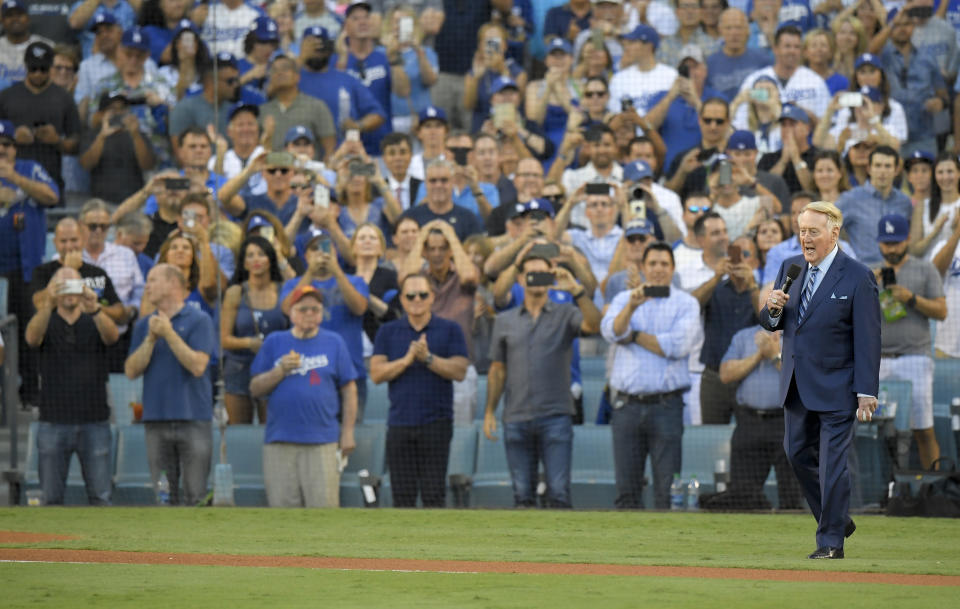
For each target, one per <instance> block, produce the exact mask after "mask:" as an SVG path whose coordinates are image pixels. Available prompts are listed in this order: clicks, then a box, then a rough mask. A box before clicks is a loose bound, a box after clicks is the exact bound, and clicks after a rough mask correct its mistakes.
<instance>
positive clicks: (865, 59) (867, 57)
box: [853, 53, 883, 70]
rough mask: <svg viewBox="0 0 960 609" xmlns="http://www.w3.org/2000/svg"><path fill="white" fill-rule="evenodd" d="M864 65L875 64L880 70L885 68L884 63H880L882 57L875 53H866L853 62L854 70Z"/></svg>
mask: <svg viewBox="0 0 960 609" xmlns="http://www.w3.org/2000/svg"><path fill="white" fill-rule="evenodd" d="M863 66H873V67H875V68H877V69H878V70H882V69H883V64H882V63H880V58H879V57H878V56H876V55H874V54H873V53H864V54H863V55H861V56H860V57H857V60H856V61H855V62H853V69H854V70H859V69H860V68H861V67H863Z"/></svg>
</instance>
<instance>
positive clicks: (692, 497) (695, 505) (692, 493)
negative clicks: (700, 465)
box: [687, 474, 700, 512]
mask: <svg viewBox="0 0 960 609" xmlns="http://www.w3.org/2000/svg"><path fill="white" fill-rule="evenodd" d="M687 510H689V511H691V512H696V511H699V510H700V481H699V480H697V476H696V474H694V475H691V476H690V484H689V485H687Z"/></svg>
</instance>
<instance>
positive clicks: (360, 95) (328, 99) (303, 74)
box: [300, 68, 390, 156]
mask: <svg viewBox="0 0 960 609" xmlns="http://www.w3.org/2000/svg"><path fill="white" fill-rule="evenodd" d="M300 90H301V91H303V92H304V93H306V94H307V95H312V96H314V97H316V98H317V99H319V100H321V101H322V102H323V103H325V104H327V107H328V108H330V114H331V115H333V124H334V125H336V126H337V143H339V142H341V141H343V128H342V127H341V122H342V121H343V119H342V118H341V117H340V110H341V109H343V110H344V111H348V110H349V115H350V118H352V119H353V120H354V121H359V120H360V119H361V118H363V117H364V116H366V115H368V114H378V115H380V116H382V117H384V119H385V120H386V124H387V125H388V127H389V125H390V116H389V115H388V114H387V113H386V112H385V111H384V109H383V107H382V106H381V105H380V104H379V103H377V100H376V99H375V98H374V97H373V94H372V93H370V89H368V88H366V87H365V86H363V83H362V82H360V81H359V80H357V79H356V78H354V77H353V76H350V75H349V74H347V73H346V72H341V71H340V70H337V69H336V68H329V69H328V70H327V71H326V72H311V71H310V70H307V69H306V68H304V69H301V70H300ZM388 132H389V129H388ZM364 137H366V134H364ZM378 141H379V140H378ZM364 147H365V148H366V141H364ZM367 153H368V154H372V155H374V156H380V150H379V149H377V150H375V151H372V152H371V151H370V149H369V148H367Z"/></svg>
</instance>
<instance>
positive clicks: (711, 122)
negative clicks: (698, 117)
mask: <svg viewBox="0 0 960 609" xmlns="http://www.w3.org/2000/svg"><path fill="white" fill-rule="evenodd" d="M703 122H705V123H706V124H708V125H716V126H718V127H719V126H720V125H723V124H725V123H726V122H727V119H725V118H704V119H703Z"/></svg>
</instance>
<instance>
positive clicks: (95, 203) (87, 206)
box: [77, 197, 113, 221]
mask: <svg viewBox="0 0 960 609" xmlns="http://www.w3.org/2000/svg"><path fill="white" fill-rule="evenodd" d="M92 211H102V212H106V213H107V215H108V216H109V215H111V214H112V213H113V210H112V209H110V206H109V205H107V202H106V201H104V200H103V199H98V198H96V197H94V198H92V199H90V200H88V201H87V202H86V203H84V204H83V207H81V208H80V213H79V214H77V218H79V219H80V220H81V221H82V220H83V218H84V216H86V215H87V214H89V213H90V212H92Z"/></svg>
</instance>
